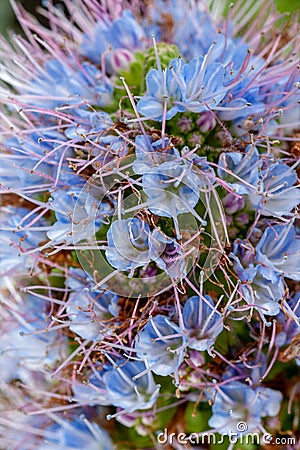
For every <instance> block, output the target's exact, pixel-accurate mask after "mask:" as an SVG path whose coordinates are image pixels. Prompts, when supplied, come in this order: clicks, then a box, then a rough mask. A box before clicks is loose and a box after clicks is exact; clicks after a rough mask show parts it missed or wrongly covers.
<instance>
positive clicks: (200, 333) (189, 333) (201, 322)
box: [182, 295, 223, 351]
mask: <svg viewBox="0 0 300 450" xmlns="http://www.w3.org/2000/svg"><path fill="white" fill-rule="evenodd" d="M182 317H183V323H184V326H185V329H186V337H187V346H188V347H190V348H193V349H195V350H199V351H204V350H209V349H210V347H211V346H212V345H213V344H214V342H215V340H216V338H217V336H218V335H219V334H220V333H221V332H222V330H223V320H222V316H221V314H220V313H219V312H218V311H216V309H215V306H214V304H213V301H212V299H211V298H210V297H209V296H208V295H206V296H205V297H204V298H203V299H202V298H200V297H198V296H193V297H190V298H189V299H188V300H187V301H186V303H185V305H184V308H183V311H182Z"/></svg>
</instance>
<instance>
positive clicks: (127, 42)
mask: <svg viewBox="0 0 300 450" xmlns="http://www.w3.org/2000/svg"><path fill="white" fill-rule="evenodd" d="M144 41H145V34H144V30H143V28H142V27H141V26H140V25H139V23H138V22H137V21H136V20H135V18H134V17H133V15H132V13H131V11H129V10H124V11H123V12H122V15H121V17H119V18H117V19H115V20H114V21H110V20H109V19H107V20H105V21H104V20H103V21H102V22H98V23H97V24H96V26H95V28H94V29H93V30H92V33H89V34H85V35H84V39H83V42H82V44H81V53H82V54H83V55H84V56H87V57H88V58H89V59H90V60H91V61H94V62H95V63H96V64H99V63H100V61H101V56H102V55H103V53H104V52H107V50H109V49H110V50H111V51H110V52H108V53H107V57H106V60H107V64H108V71H109V72H111V73H116V72H118V71H120V70H122V69H126V68H127V67H128V65H129V63H130V62H131V61H132V59H133V54H134V53H135V52H136V51H137V50H142V49H143V48H144V47H145V42H144Z"/></svg>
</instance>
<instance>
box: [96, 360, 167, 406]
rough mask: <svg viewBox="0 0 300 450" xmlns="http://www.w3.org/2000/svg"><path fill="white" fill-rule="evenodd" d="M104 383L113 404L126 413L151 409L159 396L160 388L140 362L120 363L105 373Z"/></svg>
mask: <svg viewBox="0 0 300 450" xmlns="http://www.w3.org/2000/svg"><path fill="white" fill-rule="evenodd" d="M144 372H145V373H144ZM103 381H104V384H105V386H106V390H107V396H108V398H109V400H110V402H111V404H112V405H114V406H119V407H121V408H123V409H124V410H126V412H133V411H136V410H140V409H149V408H151V407H152V406H153V405H154V404H155V402H156V400H157V397H158V394H159V388H160V386H159V385H155V383H154V379H153V376H152V374H151V373H150V372H149V371H148V370H147V366H145V364H144V363H143V362H139V361H125V360H124V361H122V360H121V361H119V362H118V365H117V366H115V367H114V368H113V369H111V370H108V371H107V372H105V374H104V375H103Z"/></svg>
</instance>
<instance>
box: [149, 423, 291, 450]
mask: <svg viewBox="0 0 300 450" xmlns="http://www.w3.org/2000/svg"><path fill="white" fill-rule="evenodd" d="M247 430H248V425H247V424H246V422H243V421H241V422H238V423H237V427H236V431H229V432H228V433H226V434H217V433H214V432H209V431H206V432H202V433H197V432H193V433H190V434H187V433H183V432H182V433H181V432H180V433H174V432H172V433H169V432H168V429H167V428H165V429H164V430H163V431H161V432H160V433H158V434H157V442H158V443H159V444H160V445H174V444H175V443H178V444H180V445H207V444H212V445H218V444H219V445H221V444H223V443H224V442H229V444H242V445H268V444H269V445H270V444H272V445H291V446H295V445H296V443H297V439H296V437H295V436H290V435H284V436H273V435H272V434H270V433H263V434H262V433H254V432H248V433H247ZM241 433H244V434H241Z"/></svg>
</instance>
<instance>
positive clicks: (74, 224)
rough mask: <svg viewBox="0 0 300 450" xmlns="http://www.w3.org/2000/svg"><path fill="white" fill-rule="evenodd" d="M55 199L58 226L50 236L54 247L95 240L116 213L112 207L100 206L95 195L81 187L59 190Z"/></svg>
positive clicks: (55, 225)
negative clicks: (110, 217) (101, 227)
mask: <svg viewBox="0 0 300 450" xmlns="http://www.w3.org/2000/svg"><path fill="white" fill-rule="evenodd" d="M52 199H53V200H52V202H51V206H52V208H53V210H54V211H55V216H56V222H55V223H54V224H53V225H52V226H51V227H49V231H48V232H47V236H48V238H49V239H50V241H51V243H50V244H51V245H56V244H60V243H64V244H70V243H71V242H73V243H78V242H81V241H84V240H88V241H90V242H91V241H93V240H95V233H96V232H97V231H98V229H99V228H100V226H101V224H102V223H103V222H104V221H105V220H107V217H108V216H110V215H111V213H112V207H111V205H110V204H108V203H107V202H100V204H99V201H98V200H97V199H96V198H95V197H94V196H93V193H92V192H87V191H85V190H81V187H80V186H76V187H75V188H74V189H69V190H66V191H65V190H62V191H60V190H57V191H55V192H53V194H52Z"/></svg>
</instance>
